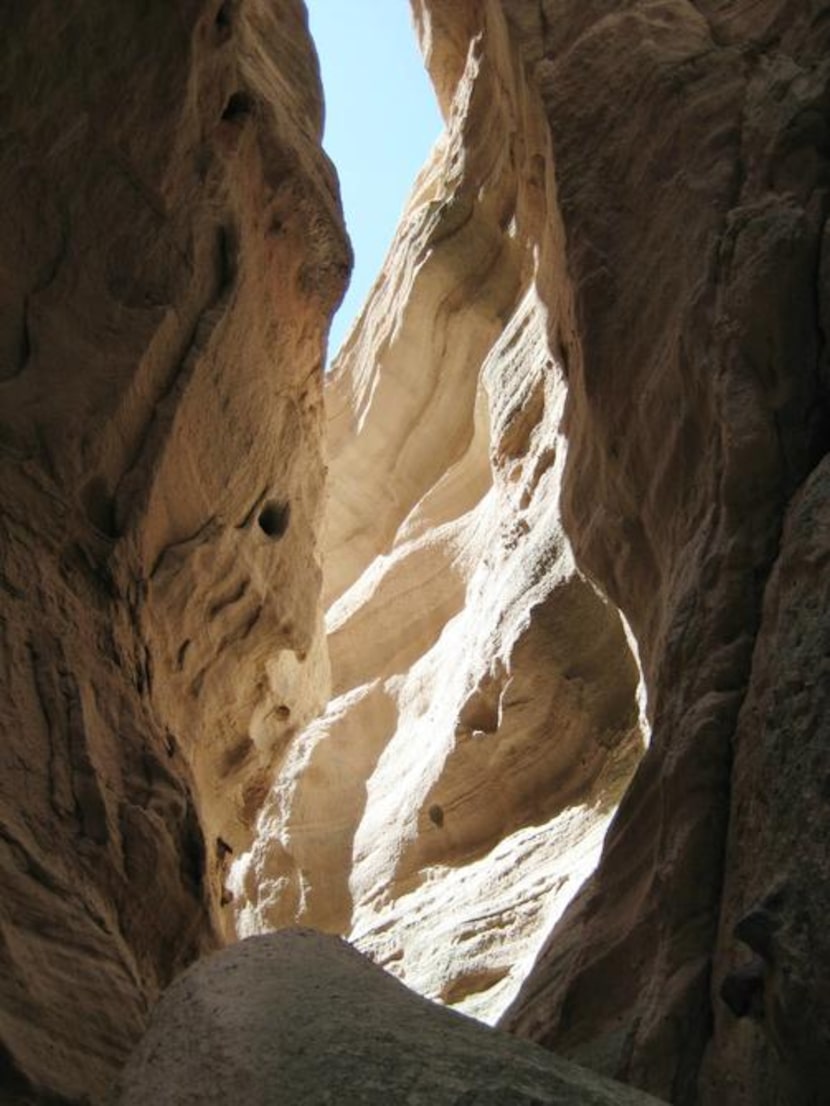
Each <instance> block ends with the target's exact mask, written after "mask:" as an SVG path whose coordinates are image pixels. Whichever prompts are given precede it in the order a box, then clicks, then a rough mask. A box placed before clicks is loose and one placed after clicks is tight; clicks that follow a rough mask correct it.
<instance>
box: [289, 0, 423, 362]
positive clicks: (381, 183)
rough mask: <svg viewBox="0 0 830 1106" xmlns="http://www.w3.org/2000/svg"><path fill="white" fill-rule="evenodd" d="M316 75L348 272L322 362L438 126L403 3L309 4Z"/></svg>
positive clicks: (375, 262)
mask: <svg viewBox="0 0 830 1106" xmlns="http://www.w3.org/2000/svg"><path fill="white" fill-rule="evenodd" d="M306 6H307V8H308V13H309V25H310V27H311V33H312V35H313V37H314V42H315V45H316V47H317V53H318V55H319V58H320V71H321V73H322V78H323V91H324V93H325V99H326V129H325V135H324V138H323V146H324V147H325V150H326V153H327V154H328V155H329V157H330V158H331V159H332V161H333V162H334V164H335V166H336V168H337V173H338V176H339V177H340V190H341V194H342V197H343V208H344V211H345V215H346V228H347V230H348V232H349V235H350V237H351V240H352V247H353V249H354V253H355V266H354V271H353V273H352V280H351V284H350V285H349V290H348V292H347V294H346V297H345V299H344V300H343V303H342V304H341V306H340V310H339V311H338V312H337V314H336V315H335V317H334V321H333V323H332V328H331V335H330V338H329V360H331V358H332V357H333V356H334V354H335V353H336V352H337V350H338V349H339V348H340V345H341V343H342V341H343V339H344V338H345V336H346V333H347V332H348V330H349V328H350V326H351V324H352V323H353V321H354V319H355V318H356V316H357V314H358V312H359V311H360V308H361V307H362V306H363V302H364V300H365V299H366V296H367V293H368V291H369V289H370V287H371V286H372V284H373V282H374V280H375V277H376V276H377V275H378V273H379V272H380V269H381V266H382V264H383V259H384V256H385V254H386V251H387V249H388V248H389V244H390V243H391V241H392V236H393V234H394V233H395V228H396V227H397V224H398V222H399V220H400V216H401V212H402V210H403V206H404V203H405V202H406V198H407V196H408V195H409V192H410V190H411V188H412V185H413V183H414V181H415V177H416V175H417V173H418V170H419V169H420V168H421V166H422V165H423V164H424V162H425V161H426V158H427V154H428V153H429V151H430V149H431V148H432V145H433V143H434V142H435V140H436V139H437V138H438V136H439V134H440V133H441V131H442V130H443V121H442V119H441V115H440V113H439V111H438V105H437V103H436V100H435V93H434V92H433V90H432V85H431V84H430V81H429V77H428V76H427V73H426V70H425V69H424V63H423V60H422V58H421V55H420V52H419V50H418V43H417V41H416V39H415V31H414V28H413V25H412V16H411V12H410V8H409V3H408V0H306Z"/></svg>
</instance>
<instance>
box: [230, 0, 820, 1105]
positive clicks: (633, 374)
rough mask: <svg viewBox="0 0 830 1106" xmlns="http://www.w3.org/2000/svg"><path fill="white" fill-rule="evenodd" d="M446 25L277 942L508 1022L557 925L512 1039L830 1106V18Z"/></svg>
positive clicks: (337, 384)
mask: <svg viewBox="0 0 830 1106" xmlns="http://www.w3.org/2000/svg"><path fill="white" fill-rule="evenodd" d="M414 11H415V16H416V21H417V24H418V28H419V33H420V35H421V40H422V45H423V48H424V52H425V56H426V58H427V62H428V64H429V67H430V70H431V73H432V76H433V80H434V83H435V86H436V91H437V93H438V96H439V100H440V101H441V105H442V109H443V111H444V114H445V118H446V120H447V133H446V135H445V137H444V139H443V140H442V142H441V144H439V146H438V148H437V149H436V151H435V152H434V154H433V157H432V159H431V161H430V163H429V164H428V166H427V167H426V168H425V170H424V172H423V173H422V175H421V177H420V179H419V181H418V182H417V183H416V187H415V189H414V192H413V195H412V197H411V200H410V203H409V205H408V207H407V210H406V212H405V214H404V217H403V220H402V224H401V227H400V230H399V232H398V235H397V238H396V241H395V243H394V244H393V247H392V250H391V252H390V255H389V258H388V259H387V263H386V266H385V268H384V272H383V273H382V274H381V277H380V278H379V280H378V282H377V284H376V286H375V288H374V290H373V292H372V294H371V296H370V298H369V301H368V303H367V306H366V308H365V310H364V313H363V315H362V317H361V319H360V320H359V321H358V323H357V324H356V326H355V328H354V330H353V331H352V334H351V336H350V338H349V339H348V341H347V342H346V345H345V347H344V349H343V351H342V352H341V354H340V356H339V358H338V360H337V363H336V365H335V367H334V372H333V375H332V379H331V382H330V384H329V385H328V396H327V403H328V409H329V427H330V432H329V450H330V495H331V504H330V508H329V514H328V520H327V535H326V541H325V545H326V553H327V558H326V564H327V568H326V583H325V592H326V602H327V606H328V617H327V623H328V633H329V643H330V651H331V661H332V678H333V687H334V699H333V700H332V702H331V703H330V705H329V708H328V710H327V712H326V714H325V715H324V716H323V717H322V718H321V719H320V720H318V721H317V722H315V724H314V725H313V726H312V727H311V728H309V729H308V730H306V731H305V732H304V733H301V734H299V735H298V738H297V740H296V742H295V743H294V744H293V745H292V747H291V748H290V749H289V751H288V753H287V755H286V759H285V761H284V762H283V764H282V766H281V768H280V771H279V774H278V783H277V787H276V789H275V791H274V793H273V794H272V796H271V797H270V799H269V801H268V803H267V804H266V806H265V808H264V812H263V815H262V820H261V823H260V836H259V839H258V841H257V843H256V845H255V847H254V849H253V851H252V852H251V854H249V855H248V856H246V857H244V858H242V859H241V860H240V861H239V862H238V864H237V866H236V868H235V869H234V871H233V873H232V877H231V882H232V886H233V887H234V889H235V891H236V893H237V895H238V900H239V902H240V903H242V904H243V905H242V907H241V909H240V912H239V924H240V927H241V930H242V932H249V931H255V930H256V929H257V928H260V927H262V926H263V925H266V926H267V925H270V924H285V923H287V922H289V921H291V920H294V919H298V920H302V921H304V922H306V923H309V924H312V925H315V926H320V927H321V928H327V929H331V930H334V931H339V932H347V933H350V935H351V938H352V939H353V940H354V941H355V943H356V944H357V945H358V946H359V947H361V948H362V949H364V950H365V951H368V952H370V953H371V954H372V955H373V957H375V958H376V959H378V960H379V961H380V962H381V963H383V964H385V965H387V966H388V967H389V968H390V969H391V970H393V971H395V972H397V973H398V974H399V975H400V976H401V977H402V978H404V979H405V980H406V981H407V982H408V983H409V984H410V985H412V986H414V987H416V988H417V989H419V990H422V991H423V992H424V993H426V994H429V995H432V996H435V997H438V998H441V999H442V1000H443V1001H445V1002H448V1003H450V1004H458V1005H460V1006H461V1007H462V1008H464V1009H467V1010H470V1011H472V1012H475V1013H477V1014H479V1015H480V1016H485V1017H493V1016H494V1015H495V1013H497V1011H498V1010H499V1009H500V1008H501V1006H503V1004H504V1003H505V1002H506V1001H508V1000H509V998H510V995H511V994H512V992H513V991H514V990H515V986H516V983H517V977H518V976H520V975H521V974H523V973H524V971H525V970H526V968H527V962H528V959H529V958H530V959H532V958H533V957H534V950H535V949H536V947H537V945H538V943H539V941H540V934H541V933H542V932H543V931H544V929H545V928H549V929H550V930H551V932H550V934H549V936H548V939H547V940H546V942H545V946H544V949H543V950H542V952H541V954H540V955H539V956H538V957H536V959H535V966H534V967H533V970H532V971H531V972H530V976H529V978H528V980H527V982H526V983H525V984H524V986H523V987H522V990H521V993H520V994H519V995H518V997H516V998H515V1000H514V1001H513V1003H512V1005H511V1007H510V1009H509V1011H508V1012H507V1013H506V1014H505V1016H504V1018H503V1024H504V1025H506V1026H507V1027H508V1028H510V1029H512V1030H513V1031H515V1032H518V1033H521V1034H525V1035H529V1036H531V1037H533V1038H535V1039H537V1040H539V1041H542V1042H544V1043H546V1044H548V1045H550V1046H551V1047H552V1048H554V1049H556V1050H558V1051H561V1052H564V1053H565V1054H567V1055H570V1056H573V1057H575V1058H577V1059H580V1060H581V1061H583V1062H585V1063H589V1064H591V1065H593V1066H595V1067H597V1068H598V1069H599V1070H602V1071H605V1072H607V1073H609V1074H613V1075H616V1076H617V1077H619V1078H623V1079H625V1080H627V1081H630V1082H632V1083H634V1084H636V1085H638V1086H642V1087H645V1088H647V1089H649V1090H651V1091H652V1092H654V1093H656V1094H658V1095H660V1096H661V1097H664V1098H665V1099H667V1100H669V1101H671V1102H673V1103H677V1104H679V1106H684V1104H689V1103H694V1102H700V1103H715V1102H717V1103H722V1102H729V1103H736V1104H739V1106H749V1104H750V1103H752V1104H760V1106H784V1104H791V1103H818V1102H819V1101H820V1100H821V1095H822V1094H823V1093H824V1092H823V1088H824V1087H826V1084H827V1071H826V1065H827V1057H828V1056H830V1010H829V1009H828V999H827V995H828V993H830V992H829V991H828V986H827V983H828V980H827V970H828V963H830V956H829V955H828V947H827V941H826V938H825V936H824V930H823V921H822V919H823V917H824V913H825V906H826V901H827V896H826V892H825V890H824V889H825V888H826V884H827V878H826V877H827V866H826V859H825V854H826V845H827V841H828V836H830V835H828V823H827V797H826V779H827V773H828V753H827V747H828V746H827V733H826V725H827V724H826V719H825V717H824V711H823V705H824V695H825V692H824V687H825V685H826V683H827V677H826V672H825V669H826V663H827V662H826V647H825V634H824V631H823V628H822V609H823V608H822V604H821V597H822V595H823V594H825V592H826V563H827V562H826V550H827V546H826V542H825V541H824V538H825V535H826V529H825V522H824V508H823V495H822V491H823V479H824V475H823V474H824V467H823V463H822V457H823V455H824V453H825V451H826V448H827V441H828V425H827V398H828V397H827V355H826V346H825V334H826V327H827V313H828V284H827V261H826V252H825V251H824V250H823V243H824V242H826V240H827V232H826V230H825V227H826V214H827V188H828V153H830V144H829V143H828V106H829V105H830V100H828V75H829V74H830V68H829V67H830V63H828V61H827V56H828V49H827V47H828V37H830V6H829V5H827V4H826V3H819V2H816V3H811V4H809V5H805V4H802V3H793V2H791V3H787V2H785V0H778V2H776V3H771V4H765V5H761V4H757V3H749V2H741V0H733V2H730V0H723V2H721V3H703V2H701V3H698V4H693V3H689V2H688V0H613V2H612V0H588V2H583V0H579V3H576V2H570V0H542V2H538V0H534V2H531V0H502V2H496V0H490V2H476V3H473V2H472V0H458V2H453V3H452V4H447V3H442V2H440V0H417V2H416V3H415V4H414ZM618 610H619V611H621V612H622V613H623V615H624V618H625V622H626V623H627V625H628V626H629V627H630V639H631V641H632V642H633V643H636V645H635V646H634V648H633V651H632V650H630V649H629V648H628V646H627V638H626V633H625V623H624V622H623V621H622V620H621V619H620V617H619V615H618V613H617V611H618ZM635 652H636V653H638V655H639V659H640V661H641V664H642V673H643V679H644V683H645V688H646V691H647V699H648V714H649V720H650V723H651V727H652V737H651V741H650V745H649V748H648V751H647V752H646V753H645V756H644V757H643V759H642V761H641V763H640V765H639V768H638V769H637V772H636V775H635V776H634V780H633V783H632V785H631V787H630V788H629V789H628V790H627V791H626V793H625V796H624V798H623V801H622V805H621V807H620V809H619V811H618V813H617V814H616V816H615V817H614V819H613V822H612V823H611V826H610V830H609V832H608V834H607V836H606V838H605V843H604V846H603V848H602V856H601V859H600V862H599V867H598V869H597V871H596V873H595V874H594V875H593V876H592V877H591V878H590V879H589V880H588V882H587V883H586V884H585V886H584V887H583V889H582V890H581V891H580V893H579V894H578V895H577V897H576V899H575V900H574V901H573V902H572V903H571V904H570V906H567V908H566V904H567V902H568V901H569V900H570V898H571V896H572V894H573V892H574V890H575V888H576V886H577V884H578V882H579V879H580V878H581V876H582V875H583V874H585V873H586V872H587V871H588V870H590V868H591V867H592V865H593V862H594V859H595V857H596V855H597V853H598V849H599V841H600V838H601V836H602V833H603V831H604V829H605V827H606V825H607V819H608V817H609V816H610V813H611V811H612V809H613V807H614V804H615V802H616V800H617V797H618V795H619V793H620V791H621V790H622V787H623V785H624V783H625V780H626V778H627V777H628V775H629V773H630V772H631V771H632V769H633V767H634V763H635V761H636V760H637V758H638V755H639V751H640V746H641V737H640V733H641V730H640V724H639V719H638V709H637V707H638V692H637V669H636V665H635V661H634V653H635ZM484 904H487V906H486V909H485V908H483V906H484ZM563 910H564V915H563V916H562V917H559V915H561V914H562V912H563ZM557 918H558V919H559V920H558V921H557ZM554 923H555V924H554Z"/></svg>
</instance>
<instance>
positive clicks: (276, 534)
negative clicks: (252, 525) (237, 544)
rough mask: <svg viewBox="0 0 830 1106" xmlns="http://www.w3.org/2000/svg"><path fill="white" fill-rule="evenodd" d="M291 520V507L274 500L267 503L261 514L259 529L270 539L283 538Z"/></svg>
mask: <svg viewBox="0 0 830 1106" xmlns="http://www.w3.org/2000/svg"><path fill="white" fill-rule="evenodd" d="M290 518H291V505H290V504H289V503H277V502H276V501H275V500H272V501H271V502H270V503H266V504H265V506H264V507H263V508H262V510H261V511H260V513H259V519H258V522H259V528H260V530H261V531H262V532H263V534H267V535H268V537H269V538H281V537H282V536H283V534H284V533H285V531H286V530H287V529H288V521H289V519H290Z"/></svg>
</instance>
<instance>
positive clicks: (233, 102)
mask: <svg viewBox="0 0 830 1106" xmlns="http://www.w3.org/2000/svg"><path fill="white" fill-rule="evenodd" d="M253 110H254V98H253V96H251V94H250V93H249V92H234V94H233V95H232V96H231V98H230V99H229V100H228V102H227V104H225V110H224V111H223V112H222V120H223V121H224V122H225V123H238V122H240V121H241V120H242V119H244V118H245V117H246V116H248V115H250V114H251V112H252V111H253Z"/></svg>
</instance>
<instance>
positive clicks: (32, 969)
mask: <svg viewBox="0 0 830 1106" xmlns="http://www.w3.org/2000/svg"><path fill="white" fill-rule="evenodd" d="M3 15H4V26H3V38H2V44H0V61H1V62H2V64H0V117H1V118H2V129H3V140H2V145H1V146H0V196H2V204H0V471H1V472H2V475H1V476H0V480H2V519H0V597H1V598H2V614H1V617H0V680H2V685H3V686H2V707H1V708H0V710H1V711H2V713H1V714H0V718H1V719H2V738H0V886H2V895H0V1084H2V1097H3V1101H4V1102H16V1101H26V1102H29V1101H45V1100H46V1099H47V1098H48V1100H49V1101H50V1102H52V1101H53V1100H57V1099H58V1098H59V1099H60V1101H78V1100H80V1099H81V1098H82V1097H83V1096H89V1098H90V1099H91V1100H93V1101H98V1100H99V1099H100V1095H101V1093H102V1092H103V1090H104V1088H105V1087H106V1085H107V1084H108V1082H109V1081H110V1079H111V1078H112V1075H113V1073H114V1072H115V1071H116V1070H117V1069H118V1067H119V1066H120V1064H121V1063H122V1062H123V1060H124V1058H125V1056H126V1055H127V1052H128V1051H129V1049H130V1047H131V1046H132V1044H133V1043H134V1041H135V1040H136V1038H137V1037H138V1035H139V1034H140V1032H141V1030H142V1028H143V1024H144V1020H145V1017H146V1015H147V1011H148V1008H149V1006H150V1005H151V1003H152V1002H153V1001H154V999H155V998H156V996H157V995H158V993H159V991H160V989H161V988H162V987H163V986H165V985H166V984H167V983H168V982H169V981H170V979H171V978H172V977H173V975H174V974H175V973H176V972H177V971H178V970H180V969H181V968H182V967H183V966H184V965H185V964H186V963H187V962H188V961H190V960H192V959H193V958H194V957H195V956H196V955H198V954H199V953H200V952H202V951H204V950H205V949H207V948H210V947H213V946H214V945H215V944H216V942H217V939H218V933H219V931H220V930H221V929H222V928H225V929H228V927H227V926H226V924H225V922H224V920H223V915H229V911H228V909H227V905H225V904H223V902H222V898H223V894H225V893H224V892H223V875H224V869H225V868H226V866H227V863H228V859H229V857H230V855H231V854H232V852H233V851H235V850H240V849H242V848H244V847H245V845H246V844H247V841H248V835H249V829H250V825H251V822H252V819H253V817H254V815H255V813H256V811H257V809H258V807H259V805H260V803H261V801H262V798H263V796H264V793H265V791H266V789H267V782H268V780H269V773H270V770H271V765H272V763H273V759H274V756H275V753H276V751H277V750H278V747H279V744H280V742H281V741H283V740H284V739H285V736H286V734H287V733H289V732H290V729H291V727H292V726H296V725H298V724H301V723H302V722H303V721H304V720H305V719H307V718H308V717H310V716H311V715H312V714H313V713H315V712H316V711H317V710H318V709H319V707H320V706H321V704H322V703H323V702H324V701H325V697H326V692H327V686H326V674H327V673H326V663H325V659H324V657H323V655H322V651H321V648H320V640H321V639H320V635H319V633H318V629H319V622H320V616H319V603H318V596H319V590H320V569H319V566H318V561H317V556H316V529H317V526H318V523H319V518H320V505H321V487H322V478H323V471H322V461H321V457H320V441H321V417H320V408H321V395H320V392H321V358H322V355H323V335H324V331H325V326H326V324H327V319H328V316H329V314H330V312H331V309H332V307H333V305H334V303H335V301H336V299H337V297H338V295H339V293H340V289H341V286H342V284H343V281H344V277H345V272H346V270H347V268H348V264H349V256H348V246H347V245H346V243H345V238H344V233H343V230H342V222H341V219H340V214H339V206H338V200H337V195H336V185H335V183H334V176H333V173H332V171H331V168H330V166H329V165H328V163H327V162H326V160H325V158H324V157H323V155H322V153H321V151H320V145H319V137H320V129H321V111H322V109H321V98H320V91H319V82H318V76H317V71H316V62H315V59H314V54H313V50H312V48H311V45H310V41H309V39H308V35H307V30H306V25H305V12H304V9H303V7H302V5H301V4H300V3H298V2H294V0H279V2H276V3H275V2H273V0H268V2H267V3H266V2H264V0H263V2H259V0H247V2H246V3H244V4H237V3H233V2H225V3H219V2H218V0H215V2H214V0H211V2H203V0H187V2H184V3H176V4H172V5H170V4H166V3H154V4H145V3H139V2H127V0H125V2H123V3H118V4H115V5H113V4H111V3H109V2H107V0H83V2H80V0H79V2H77V3H75V2H70V3H60V4H55V3H51V2H46V0H43V2H36V3H22V4H20V3H13V4H11V5H10V6H7V7H6V9H5V10H4V13H3ZM50 1096H51V1097H50ZM84 1101H87V1098H86V1097H84Z"/></svg>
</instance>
